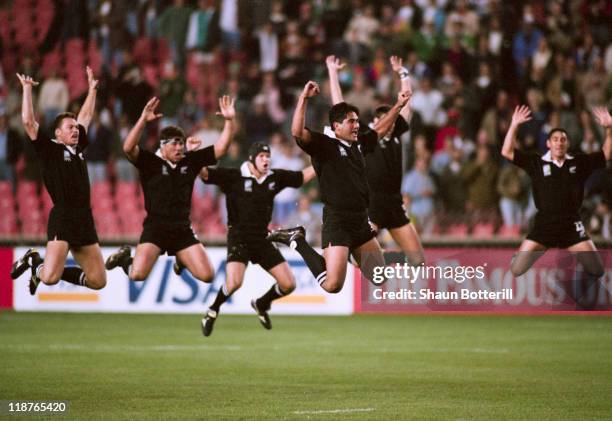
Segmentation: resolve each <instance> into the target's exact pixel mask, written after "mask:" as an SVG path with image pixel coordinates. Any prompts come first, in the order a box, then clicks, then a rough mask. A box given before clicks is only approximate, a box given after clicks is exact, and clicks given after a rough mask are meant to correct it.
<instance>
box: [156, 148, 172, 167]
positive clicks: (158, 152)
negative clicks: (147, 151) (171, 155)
mask: <svg viewBox="0 0 612 421" xmlns="http://www.w3.org/2000/svg"><path fill="white" fill-rule="evenodd" d="M155 155H157V156H159V157H160V158H161V159H163V160H164V161H166V163H167V164H168V165H170V168H172V169H175V168H176V164H175V163H174V162H172V161H168V160H167V159H166V158H164V157H163V156H162V153H161V149H158V150H157V152H155Z"/></svg>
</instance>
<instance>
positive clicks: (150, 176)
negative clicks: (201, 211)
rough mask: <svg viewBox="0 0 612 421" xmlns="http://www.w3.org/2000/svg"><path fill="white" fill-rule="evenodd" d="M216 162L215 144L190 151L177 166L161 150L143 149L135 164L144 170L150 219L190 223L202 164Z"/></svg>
mask: <svg viewBox="0 0 612 421" xmlns="http://www.w3.org/2000/svg"><path fill="white" fill-rule="evenodd" d="M216 163H217V159H216V158H215V149H214V147H213V146H209V147H207V148H204V149H200V150H197V151H193V152H187V153H186V154H185V156H184V157H183V159H181V160H180V161H179V162H177V163H176V165H174V166H173V165H171V164H170V163H169V162H168V161H166V160H165V159H163V158H161V157H160V156H158V155H157V154H154V153H152V152H150V151H147V150H144V149H140V152H139V154H138V159H137V160H136V162H134V163H133V164H134V166H136V168H138V172H139V174H140V184H141V185H142V191H143V192H144V199H145V209H146V210H147V220H148V221H151V222H155V223H162V224H166V225H167V224H173V225H174V224H176V225H190V222H189V213H190V212H191V194H192V191H193V183H194V181H195V179H196V177H197V176H198V174H199V172H200V170H201V169H202V167H205V166H207V165H214V164H216Z"/></svg>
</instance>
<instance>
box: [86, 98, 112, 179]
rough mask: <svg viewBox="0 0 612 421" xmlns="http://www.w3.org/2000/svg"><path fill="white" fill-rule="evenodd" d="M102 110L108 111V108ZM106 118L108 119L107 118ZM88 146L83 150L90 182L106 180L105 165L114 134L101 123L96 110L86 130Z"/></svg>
mask: <svg viewBox="0 0 612 421" xmlns="http://www.w3.org/2000/svg"><path fill="white" fill-rule="evenodd" d="M103 112H106V113H108V110H104V111H103ZM107 120H108V119H107ZM87 135H88V138H89V146H87V149H86V150H85V159H86V160H87V172H88V173H89V182H90V183H91V184H93V183H96V182H98V181H105V180H107V178H108V176H107V171H106V167H107V166H108V161H109V158H110V155H111V149H112V146H113V142H114V140H115V139H114V136H113V132H112V131H111V129H110V128H109V127H108V126H106V125H105V124H103V123H102V121H101V118H100V113H99V112H98V111H97V110H96V111H95V112H94V115H93V119H92V120H91V123H90V124H89V129H88V131H87Z"/></svg>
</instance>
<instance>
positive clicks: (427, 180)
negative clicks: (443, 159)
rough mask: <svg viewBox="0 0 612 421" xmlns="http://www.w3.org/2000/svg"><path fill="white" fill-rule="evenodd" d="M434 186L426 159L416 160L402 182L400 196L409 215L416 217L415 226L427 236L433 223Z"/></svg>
mask: <svg viewBox="0 0 612 421" xmlns="http://www.w3.org/2000/svg"><path fill="white" fill-rule="evenodd" d="M435 193H436V185H435V184H434V181H433V178H432V177H431V175H430V174H429V168H428V163H427V160H426V159H417V160H416V161H415V163H414V168H413V169H412V171H410V172H408V174H406V175H405V176H404V179H403V180H402V194H403V195H404V203H405V204H406V206H407V209H409V210H410V211H409V213H410V214H411V215H414V216H415V217H416V224H415V225H416V226H417V227H419V229H420V231H421V232H422V233H423V234H425V235H427V234H430V233H431V231H432V228H433V223H434V194H435Z"/></svg>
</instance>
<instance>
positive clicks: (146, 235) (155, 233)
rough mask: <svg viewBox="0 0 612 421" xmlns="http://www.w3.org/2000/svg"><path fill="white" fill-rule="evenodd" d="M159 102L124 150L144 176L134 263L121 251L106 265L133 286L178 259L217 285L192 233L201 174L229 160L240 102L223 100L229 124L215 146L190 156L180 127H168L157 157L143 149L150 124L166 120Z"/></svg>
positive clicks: (147, 110) (128, 252)
mask: <svg viewBox="0 0 612 421" xmlns="http://www.w3.org/2000/svg"><path fill="white" fill-rule="evenodd" d="M158 105H159V99H157V98H152V99H151V100H150V101H149V102H148V103H147V105H145V107H144V109H143V111H142V115H141V116H140V118H139V120H138V121H137V123H136V125H135V126H134V127H133V128H132V130H131V131H130V133H129V134H128V136H127V139H126V140H125V143H124V144H123V151H124V152H125V154H126V155H127V157H128V159H129V160H130V162H131V163H132V164H134V166H136V168H138V172H139V174H140V183H141V185H142V190H143V193H144V199H145V208H146V210H147V216H146V218H145V220H144V223H143V230H142V235H141V236H140V240H139V242H138V246H137V247H136V252H135V255H134V258H132V257H131V250H130V247H128V246H123V247H121V248H120V249H119V250H118V251H117V252H116V253H114V254H112V255H111V256H110V257H109V258H108V259H107V260H106V268H107V269H108V270H111V269H113V268H115V267H117V266H120V267H121V268H122V269H123V271H124V272H125V273H126V274H127V275H128V276H129V278H130V279H131V280H133V281H143V280H145V279H146V278H147V276H148V275H149V273H150V272H151V270H152V268H153V265H154V264H155V262H156V261H157V258H158V257H159V256H160V255H161V254H163V253H168V255H170V256H172V255H176V257H177V259H180V261H181V262H182V263H183V264H184V265H185V266H186V267H187V269H189V271H190V272H191V273H192V274H193V276H194V277H195V278H196V279H198V280H200V281H202V282H207V283H208V282H211V281H212V280H213V277H214V270H213V268H212V265H211V264H210V261H209V259H208V255H207V254H206V250H205V249H204V246H203V245H202V243H200V241H199V240H198V239H197V238H196V236H195V233H194V232H193V230H192V229H191V222H190V220H189V214H190V212H191V195H192V191H193V184H194V182H195V179H196V177H197V176H198V174H199V173H200V170H201V169H202V168H203V167H205V166H207V165H214V164H215V163H216V162H217V159H218V158H220V157H221V156H223V155H224V154H225V152H226V151H227V149H228V147H229V144H230V142H231V140H232V137H233V134H234V117H235V115H236V111H235V109H234V100H233V99H230V97H228V96H223V97H221V98H219V108H220V110H221V111H220V112H218V113H217V114H218V115H219V116H222V117H223V118H224V119H225V125H224V127H223V132H222V133H221V136H220V138H219V140H218V141H217V142H216V143H215V144H214V145H213V146H209V147H207V148H204V149H200V150H197V151H191V152H186V142H187V139H186V137H185V133H184V132H183V130H182V129H181V128H180V127H176V126H168V127H164V128H163V129H162V130H161V132H160V135H159V149H158V150H157V151H156V152H155V153H153V152H150V151H148V150H145V149H141V148H140V147H139V146H138V141H139V139H140V136H141V134H142V132H143V130H144V128H145V126H146V124H147V123H148V122H152V121H154V120H157V119H158V118H160V117H162V115H161V114H158V113H156V108H157V106H158Z"/></svg>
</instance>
